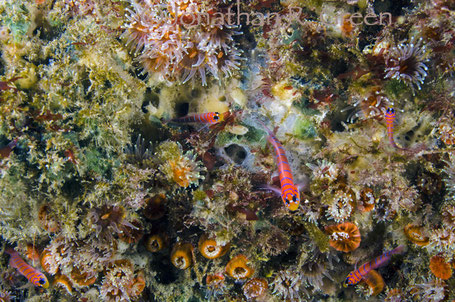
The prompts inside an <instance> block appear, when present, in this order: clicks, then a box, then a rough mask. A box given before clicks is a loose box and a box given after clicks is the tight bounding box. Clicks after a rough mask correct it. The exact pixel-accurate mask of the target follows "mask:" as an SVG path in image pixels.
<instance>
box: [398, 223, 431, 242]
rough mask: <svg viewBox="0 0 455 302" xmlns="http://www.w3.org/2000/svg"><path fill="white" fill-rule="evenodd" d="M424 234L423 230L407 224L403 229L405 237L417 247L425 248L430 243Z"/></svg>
mask: <svg viewBox="0 0 455 302" xmlns="http://www.w3.org/2000/svg"><path fill="white" fill-rule="evenodd" d="M424 232H425V230H424V228H423V227H421V226H416V225H413V224H408V225H406V226H405V227H404V234H405V235H406V237H407V238H408V239H409V240H410V241H412V242H413V243H415V244H417V245H418V246H426V245H428V244H429V243H430V238H429V237H428V236H426V235H425V233H424Z"/></svg>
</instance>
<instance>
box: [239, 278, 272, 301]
mask: <svg viewBox="0 0 455 302" xmlns="http://www.w3.org/2000/svg"><path fill="white" fill-rule="evenodd" d="M268 287H269V286H268V283H267V280H265V279H264V278H252V279H250V280H248V281H247V282H246V283H245V284H244V285H243V294H244V295H245V297H246V298H247V299H254V298H258V297H261V296H263V295H264V294H265V292H266V291H267V288H268Z"/></svg>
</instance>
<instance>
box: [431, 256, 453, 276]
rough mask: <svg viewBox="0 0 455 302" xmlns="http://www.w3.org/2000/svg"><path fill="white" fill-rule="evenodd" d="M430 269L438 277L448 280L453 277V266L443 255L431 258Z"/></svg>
mask: <svg viewBox="0 0 455 302" xmlns="http://www.w3.org/2000/svg"><path fill="white" fill-rule="evenodd" d="M430 270H431V272H432V273H433V275H435V276H436V277H437V278H439V279H442V280H447V279H449V278H450V277H452V267H451V265H450V263H447V262H446V261H445V259H444V257H442V256H438V255H436V256H433V257H431V258H430Z"/></svg>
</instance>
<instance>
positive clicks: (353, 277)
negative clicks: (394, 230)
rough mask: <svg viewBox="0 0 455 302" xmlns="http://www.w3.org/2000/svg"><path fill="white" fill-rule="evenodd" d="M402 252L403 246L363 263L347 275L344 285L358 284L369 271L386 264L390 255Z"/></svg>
mask: <svg viewBox="0 0 455 302" xmlns="http://www.w3.org/2000/svg"><path fill="white" fill-rule="evenodd" d="M403 251H404V246H402V245H400V246H398V247H396V248H394V249H393V250H391V251H388V252H385V253H384V254H382V255H381V256H379V257H376V258H374V259H373V260H371V261H370V262H367V263H364V264H363V265H361V266H360V267H359V268H358V269H356V270H354V271H352V272H350V273H349V275H348V276H347V277H346V280H345V282H344V285H345V286H348V285H354V284H357V283H359V282H360V281H361V280H362V279H363V278H365V277H366V275H368V273H369V272H370V271H371V270H374V269H377V268H378V267H381V266H383V265H385V264H387V263H388V262H389V260H390V259H391V258H392V255H395V254H401V253H403Z"/></svg>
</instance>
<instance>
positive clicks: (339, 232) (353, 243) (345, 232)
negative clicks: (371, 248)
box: [325, 222, 361, 253]
mask: <svg viewBox="0 0 455 302" xmlns="http://www.w3.org/2000/svg"><path fill="white" fill-rule="evenodd" d="M325 231H326V233H327V234H329V236H330V240H329V244H330V246H331V247H333V248H334V249H336V250H337V251H342V252H345V253H348V252H352V251H353V250H355V249H357V248H358V247H359V245H360V241H361V238H360V231H359V228H358V227H357V226H356V225H355V224H353V223H352V222H344V223H340V224H336V225H331V226H327V227H326V228H325Z"/></svg>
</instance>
